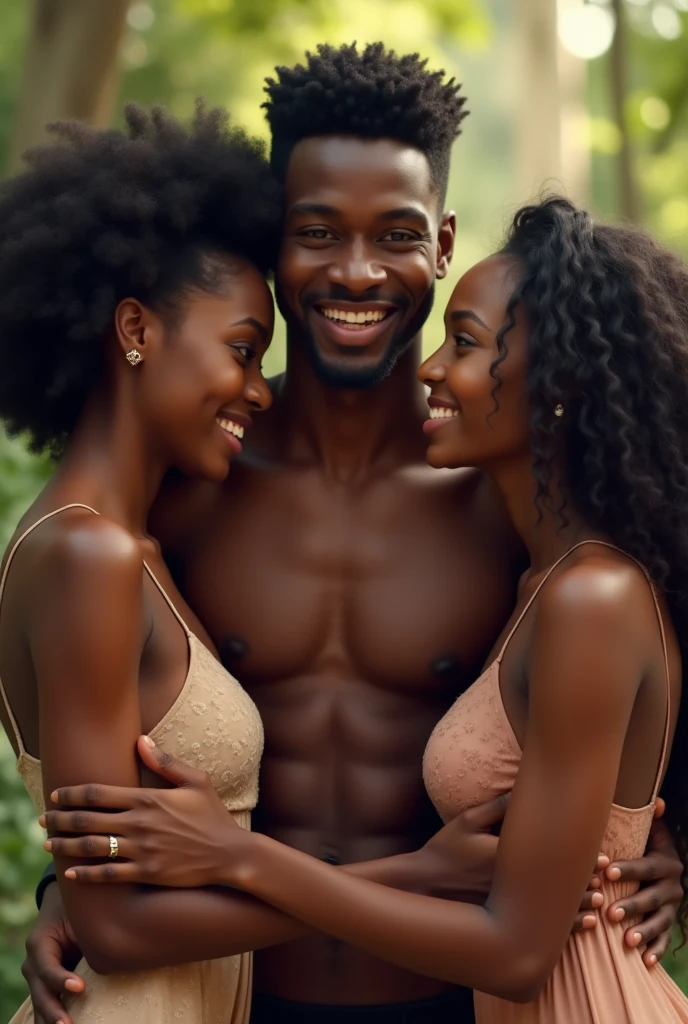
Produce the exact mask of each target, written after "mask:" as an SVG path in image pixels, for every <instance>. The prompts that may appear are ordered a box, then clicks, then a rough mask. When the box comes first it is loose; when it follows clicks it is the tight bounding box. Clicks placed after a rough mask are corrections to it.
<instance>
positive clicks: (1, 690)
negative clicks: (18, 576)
mask: <svg viewBox="0 0 688 1024" xmlns="http://www.w3.org/2000/svg"><path fill="white" fill-rule="evenodd" d="M68 508H85V509H86V510H87V511H88V512H92V513H93V514H94V515H95V516H98V515H100V512H96V510H95V509H94V508H91V506H90V505H83V504H82V503H81V502H73V503H72V504H71V505H62V506H61V507H60V508H56V509H53V511H52V512H48V513H47V514H46V515H44V516H41V518H40V519H37V520H36V522H35V523H32V524H31V526H29V527H28V528H27V529H26V530H24V532H23V533H22V534H21V536H20V537H19V538H18V539H17V540H16V541H15V542H14V544H13V545H12V547H11V549H10V552H9V554H8V556H7V560H6V562H5V568H4V569H3V573H2V579H0V606H1V605H2V598H3V594H4V593H5V584H6V582H7V574H8V573H9V571H10V566H11V564H12V561H13V559H14V556H15V554H16V553H17V548H18V547H19V545H20V544H21V543H22V541H23V540H25V539H26V538H27V537H28V536H29V534H30V533H33V531H34V530H35V529H36V527H38V526H40V525H41V523H44V522H45V521H46V519H52V518H53V516H56V515H58V514H59V513H60V512H66V511H67V509H68ZM0 698H1V699H2V702H3V704H4V706H5V711H6V712H7V717H8V718H9V720H10V725H11V726H12V732H13V733H14V738H15V740H16V742H17V748H18V750H19V753H20V754H26V748H25V747H24V741H23V739H22V735H21V733H20V731H19V726H18V724H17V720H16V718H15V717H14V713H13V711H12V708H11V707H10V702H9V699H8V697H7V693H6V692H5V687H4V686H3V684H2V679H0Z"/></svg>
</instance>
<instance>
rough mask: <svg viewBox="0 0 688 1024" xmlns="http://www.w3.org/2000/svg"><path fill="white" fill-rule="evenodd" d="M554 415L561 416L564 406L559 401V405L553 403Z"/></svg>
mask: <svg viewBox="0 0 688 1024" xmlns="http://www.w3.org/2000/svg"><path fill="white" fill-rule="evenodd" d="M554 415H555V416H563V415H564V406H563V405H562V404H561V402H559V405H555V406H554Z"/></svg>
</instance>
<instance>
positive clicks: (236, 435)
mask: <svg viewBox="0 0 688 1024" xmlns="http://www.w3.org/2000/svg"><path fill="white" fill-rule="evenodd" d="M215 422H216V423H217V425H218V426H219V427H220V429H221V430H222V433H223V434H224V436H225V437H226V439H227V442H228V443H229V447H230V448H231V449H232V451H233V452H234V454H235V455H239V454H240V452H241V438H242V437H243V436H244V430H246V429H248V427H250V426H251V423H252V422H253V421H252V420H251V417H250V416H244V415H243V413H240V412H234V411H233V410H232V409H220V411H219V412H218V414H217V416H216V417H215Z"/></svg>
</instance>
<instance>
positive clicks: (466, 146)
mask: <svg viewBox="0 0 688 1024" xmlns="http://www.w3.org/2000/svg"><path fill="white" fill-rule="evenodd" d="M593 2H598V3H601V4H606V3H607V2H608V0H593ZM659 2H660V0H647V2H645V3H638V0H635V2H634V3H628V5H627V8H628V14H629V17H630V19H631V21H632V32H631V36H630V55H629V56H630V61H629V63H630V71H631V76H630V77H631V81H630V88H631V91H630V95H629V98H628V103H627V113H628V121H629V129H630V133H631V137H632V142H633V147H634V151H635V156H636V168H637V174H638V179H639V186H640V191H641V193H642V199H643V206H644V213H645V218H646V220H647V223H648V225H649V226H650V227H651V228H652V229H653V230H655V231H656V232H657V233H658V234H659V235H660V236H661V237H662V238H663V239H664V240H666V241H668V242H669V243H671V244H673V245H675V246H677V247H678V248H680V249H682V250H683V251H684V252H686V253H688V13H687V9H688V0H662V4H663V6H666V5H667V4H670V5H671V4H673V7H674V9H675V10H676V15H677V17H678V19H679V24H680V26H681V27H682V31H680V32H678V33H674V34H675V38H672V39H667V38H663V37H660V35H659V34H658V32H657V31H656V29H655V27H654V24H653V21H652V17H653V10H654V7H656V6H657V5H658V4H659ZM30 6H31V5H30V4H29V2H28V0H25V2H23V3H18V2H17V0H0V25H1V26H2V29H1V31H0V169H1V168H2V167H3V166H4V165H5V162H6V158H7V152H8V145H9V138H10V134H11V130H12V120H13V116H14V112H15V110H16V107H17V102H18V97H19V89H20V85H21V71H22V59H23V52H24V44H25V40H26V36H27V31H28V26H29V16H30ZM516 9H517V5H515V4H513V2H512V0H132V4H131V8H130V11H129V22H128V29H127V34H126V37H125V39H124V43H123V46H122V71H123V73H122V79H121V87H120V95H119V98H118V104H117V109H118V110H121V107H122V104H123V102H125V101H128V100H137V101H139V102H142V103H151V102H158V101H159V102H164V103H166V104H167V105H168V106H170V107H171V108H172V109H173V110H174V111H175V112H176V113H178V114H181V115H185V114H188V113H189V112H190V111H191V110H192V107H193V102H194V99H195V97H196V96H197V95H199V94H202V95H204V96H205V97H206V99H207V100H208V101H209V102H210V103H219V104H222V105H225V106H227V107H228V108H229V109H230V110H231V112H232V114H233V116H234V117H235V119H236V120H237V121H239V122H241V123H243V124H245V125H246V126H247V127H248V128H249V129H250V130H252V131H254V132H256V133H262V134H263V135H265V134H266V129H265V124H264V120H263V116H262V112H261V110H260V103H261V102H262V86H263V79H264V78H265V76H266V75H269V74H270V73H271V72H272V69H273V67H274V65H275V64H278V63H290V62H294V61H296V60H297V59H298V58H299V57H300V56H301V54H302V53H303V51H304V50H306V49H312V48H314V47H315V45H316V44H317V43H318V42H321V41H328V42H332V43H335V44H336V43H340V42H350V41H352V40H353V39H357V40H358V41H359V43H363V42H367V41H373V40H376V39H383V40H384V41H385V42H386V43H387V44H388V45H390V46H393V47H395V48H396V49H397V50H400V51H402V52H408V51H415V50H419V51H421V52H422V53H423V54H424V55H427V56H428V58H429V61H430V63H431V65H433V66H439V67H445V68H446V69H447V70H448V71H449V72H450V73H451V74H455V75H457V76H458V77H459V80H461V81H464V82H465V83H466V86H467V92H468V95H469V101H470V102H469V106H470V110H471V114H472V116H471V118H470V120H469V121H468V122H467V123H466V126H465V133H464V135H463V136H462V137H461V139H460V140H459V141H458V143H457V147H456V153H455V159H454V166H453V171H452V176H451V180H450V185H449V195H448V206H449V207H450V208H452V209H454V210H456V213H457V223H458V239H457V253H456V256H455V260H454V271H453V273H452V275H451V280H450V281H447V282H441V283H440V284H439V285H438V288H437V296H436V302H435V308H434V310H433V313H432V316H431V319H430V322H429V324H428V328H427V329H426V332H425V346H426V349H427V350H428V351H429V350H431V349H432V348H433V347H434V346H436V344H437V342H438V341H439V339H440V337H441V335H442V331H443V327H442V310H443V307H444V304H445V302H446V299H447V298H448V294H449V291H450V289H451V282H452V281H454V280H456V274H457V273H458V272H459V271H460V270H461V269H462V268H465V267H467V266H469V265H471V264H472V263H473V262H475V261H476V260H477V259H479V258H481V257H482V256H483V255H485V254H486V253H487V252H489V251H490V250H491V249H492V248H493V247H494V245H495V243H496V242H497V240H498V239H499V237H500V235H501V231H502V228H503V226H504V223H505V221H506V219H507V217H508V214H509V213H510V212H511V210H512V207H513V199H514V196H513V187H512V182H513V179H514V173H515V171H514V165H515V158H514V142H515V138H516V134H517V132H518V130H519V127H518V126H519V123H521V121H522V119H523V118H524V117H527V116H528V112H527V111H516V110H515V108H514V74H515V71H514V67H513V63H512V61H511V58H512V51H513V23H514V18H515V16H516ZM664 17H665V20H666V15H664ZM588 68H589V73H588V85H587V97H586V101H587V109H588V114H587V116H586V117H585V118H584V119H583V120H582V121H581V123H580V124H579V125H578V127H577V129H576V130H579V131H581V132H582V133H584V135H585V141H586V143H587V144H588V146H589V148H590V151H591V156H592V198H593V203H594V206H595V207H596V208H597V210H598V211H599V212H600V213H602V214H603V215H607V216H614V215H615V214H616V213H617V212H618V179H617V166H616V155H617V153H618V148H619V137H618V128H617V127H616V126H615V124H614V123H613V119H612V117H611V115H610V110H611V105H610V98H609V85H608V71H609V56H608V55H606V56H603V57H600V58H598V59H596V60H594V61H591V62H590V64H589V65H588ZM648 100H649V101H650V102H649V103H648V102H647V101H648ZM283 365H284V337H283V333H282V329H281V327H280V328H278V332H277V335H276V338H275V341H274V342H273V345H272V347H271V350H270V352H269V354H268V357H267V359H266V371H267V372H268V373H269V374H271V373H274V372H277V371H279V370H280V369H281V368H282V367H283ZM48 474H49V464H48V463H47V461H46V460H42V459H36V458H34V457H32V456H29V455H28V454H27V453H26V451H25V449H24V448H23V447H22V446H21V444H20V443H18V442H11V443H10V442H9V441H7V439H6V438H4V437H2V436H1V435H0V550H1V549H2V547H4V544H5V543H6V541H7V539H8V537H9V535H10V534H11V532H12V530H13V527H14V524H15V523H16V521H17V519H18V518H19V516H20V514H21V513H22V512H23V511H24V509H25V508H26V507H27V506H28V504H29V503H30V502H31V500H32V499H33V497H34V495H35V494H36V493H37V491H38V490H39V489H40V487H41V486H42V483H43V482H44V481H45V480H46V479H47V476H48ZM35 818H36V815H35V812H34V809H33V806H32V805H31V803H30V802H29V800H28V797H26V795H25V793H24V791H23V787H22V785H21V782H20V780H19V777H18V775H17V773H16V770H15V767H14V763H13V757H12V755H11V752H10V749H9V747H8V745H7V743H6V741H5V740H4V737H2V736H0V1021H3V1020H7V1019H8V1017H9V1015H10V1013H11V1012H12V1010H13V1009H14V1008H15V1007H16V1006H17V1004H18V1003H19V1001H20V1000H21V999H22V998H23V996H24V992H25V988H24V982H23V979H22V977H21V975H20V972H19V965H20V963H21V960H22V959H23V940H24V935H25V932H26V928H27V925H28V923H29V922H30V920H31V919H32V916H33V912H34V904H33V890H34V886H35V883H36V880H37V878H38V877H39V875H40V873H41V867H42V865H43V863H44V862H45V859H46V858H45V855H44V853H43V851H42V849H41V844H40V838H41V833H40V829H39V828H38V826H37V824H36V822H35ZM684 964H685V957H684V956H683V955H681V956H680V957H679V958H678V959H676V960H674V959H672V958H668V960H667V962H666V966H667V968H668V969H669V970H670V971H671V972H672V973H676V974H677V975H678V976H679V978H680V980H681V981H682V983H683V984H684V986H685V987H686V988H687V989H688V974H686V973H685V967H684Z"/></svg>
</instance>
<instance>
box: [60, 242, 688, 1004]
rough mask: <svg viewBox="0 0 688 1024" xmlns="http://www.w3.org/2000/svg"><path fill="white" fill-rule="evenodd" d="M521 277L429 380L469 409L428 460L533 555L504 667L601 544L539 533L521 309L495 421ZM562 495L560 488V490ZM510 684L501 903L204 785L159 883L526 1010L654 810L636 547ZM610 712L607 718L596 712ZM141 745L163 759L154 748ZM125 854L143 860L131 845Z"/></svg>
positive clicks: (517, 664) (551, 627)
mask: <svg viewBox="0 0 688 1024" xmlns="http://www.w3.org/2000/svg"><path fill="white" fill-rule="evenodd" d="M515 270H516V268H515V266H514V263H513V261H512V260H511V259H510V258H507V257H503V256H497V257H492V258H491V259H489V260H486V261H484V262H483V263H482V264H479V265H478V266H477V267H474V268H473V269H472V270H471V271H469V272H468V273H467V274H466V275H465V276H464V278H462V280H461V281H460V282H459V284H458V285H457V288H456V290H455V292H454V295H453V296H452V300H451V301H450V305H449V311H448V323H449V324H450V325H451V330H450V331H449V337H448V339H447V341H446V342H445V344H444V345H443V346H442V348H441V349H440V350H439V351H438V352H437V353H436V354H435V355H434V356H432V357H431V358H430V359H429V360H427V361H426V363H425V364H424V365H423V367H422V368H421V370H420V375H421V379H423V380H424V381H426V382H427V383H428V384H429V385H430V386H431V389H432V390H431V395H432V397H431V402H432V401H433V399H438V400H439V401H441V402H446V403H451V404H452V405H453V407H454V408H456V409H457V410H458V415H457V416H456V417H455V418H452V419H450V420H447V421H444V422H443V424H442V426H441V427H440V429H439V430H436V431H435V432H433V433H432V434H431V435H430V447H429V451H428V457H429V461H430V462H431V463H432V464H433V465H435V466H441V467H444V466H452V467H453V466H459V465H466V464H471V463H474V464H476V465H478V466H480V467H481V468H484V469H485V470H487V471H488V472H489V474H490V475H491V476H492V478H493V479H494V480H495V482H496V483H497V486H498V487H499V490H500V492H501V493H502V495H503V497H504V500H505V502H506V504H507V506H508V508H509V512H510V516H511V519H512V521H513V523H514V524H515V525H516V526H517V527H518V530H519V534H520V535H521V537H522V538H523V541H524V543H525V544H526V546H527V548H528V552H529V555H530V563H531V564H530V569H529V570H528V572H527V573H526V574H524V577H523V579H522V581H521V586H520V588H519V595H518V600H517V606H516V609H515V610H514V612H513V614H512V615H511V617H510V619H509V622H508V623H507V624H506V626H505V627H504V629H503V630H502V634H501V636H500V637H499V638H497V641H496V643H495V644H494V646H493V648H492V650H491V652H490V654H489V656H488V658H487V663H488V664H489V663H491V662H492V661H493V660H494V658H495V657H496V654H497V652H498V650H499V649H500V647H501V644H502V643H503V640H504V638H505V637H506V635H507V633H508V631H509V630H510V627H511V625H512V624H513V623H514V622H515V620H516V618H517V617H518V615H519V614H520V612H521V609H522V608H523V607H524V605H525V603H526V602H527V601H528V599H529V598H530V596H531V595H532V593H533V591H534V589H535V587H536V586H537V585H538V583H539V582H540V580H541V579H542V577H543V575H544V573H545V572H546V570H547V569H548V567H549V566H550V565H552V564H553V563H554V562H555V561H556V560H557V559H558V558H560V557H561V556H562V555H563V554H565V553H566V552H567V551H568V550H569V548H571V546H572V545H573V544H576V543H578V542H580V541H581V540H585V539H588V538H594V537H595V536H596V534H595V532H594V530H592V529H591V528H590V527H589V526H588V525H587V524H586V523H585V522H584V521H582V520H581V518H580V517H579V516H578V515H577V513H576V511H575V510H574V509H570V510H569V511H568V524H567V525H565V526H563V527H562V524H561V520H560V518H559V517H558V516H557V515H556V513H553V512H551V511H547V510H546V509H545V510H544V517H543V520H542V521H541V522H539V521H538V515H537V509H536V507H535V505H534V501H533V498H534V493H535V483H534V478H533V474H532V468H531V453H530V431H529V403H528V396H527V391H526V383H525V381H526V376H525V374H526V365H527V351H528V325H527V323H526V321H525V318H524V317H523V316H522V315H521V316H519V315H518V312H517V316H516V327H515V328H514V329H513V330H512V331H511V332H510V334H509V341H508V354H507V356H506V358H505V359H504V361H503V363H502V364H501V366H500V375H501V377H502V381H503V384H502V387H501V388H500V392H499V409H498V411H497V412H495V413H494V415H493V416H492V417H491V418H489V419H488V415H489V413H490V412H492V410H493V399H492V390H493V386H494V380H493V378H492V377H491V375H490V366H491V364H492V362H493V361H494V359H495V358H496V356H497V347H496V341H495V338H496V334H497V331H498V329H499V328H500V326H501V325H502V324H503V323H504V322H505V319H506V305H507V301H508V298H509V296H510V294H511V291H512V289H513V285H514V278H515ZM459 311H462V313H461V317H460V318H457V314H458V312H459ZM457 325H458V326H457ZM457 332H458V333H457ZM454 335H456V337H455V336H454ZM553 493H555V494H556V493H558V489H557V487H556V481H555V483H554V485H553ZM554 507H555V508H556V503H555V504H554ZM435 564H437V563H435ZM662 616H663V620H664V623H665V628H666V636H667V645H668V656H669V686H670V691H671V715H670V734H671V735H673V729H674V726H675V720H676V716H677V710H678V706H679V703H680V698H681V679H682V672H681V657H680V652H679V646H678V642H677V638H676V634H675V632H674V630H673V626H672V624H671V619H670V616H669V612H668V609H667V608H666V606H665V604H664V603H663V604H662ZM524 680H525V681H526V685H525V687H524V685H523V681H524ZM500 683H501V688H502V693H503V699H504V704H505V708H506V711H507V714H508V716H509V719H510V721H511V724H512V726H513V728H514V731H515V733H516V737H517V739H518V741H519V743H520V744H521V746H522V748H523V757H522V761H521V765H520V769H519V773H518V778H517V781H516V783H515V786H514V789H513V792H512V794H511V800H510V805H509V809H508V811H507V813H506V817H505V820H504V824H503V827H502V831H501V836H500V841H499V848H498V853H497V863H496V869H495V876H494V880H493V883H492V887H491V890H490V894H489V897H488V901H487V904H486V905H485V906H484V907H483V906H471V905H468V904H466V903H459V902H450V901H447V900H438V899H436V898H432V897H428V896H424V895H417V894H413V893H401V892H396V891H394V890H392V889H390V888H387V887H385V886H379V885H376V884H374V883H371V882H369V881H367V880H365V879H360V878H354V877H350V876H347V875H345V874H343V873H342V872H340V871H337V870H335V869H333V868H332V867H330V866H329V865H327V864H324V863H322V862H321V861H320V860H317V859H314V858H312V857H308V856H305V855H304V854H303V853H301V852H298V851H297V850H295V849H292V848H291V847H290V846H286V845H283V844H282V843H280V842H277V841H275V839H274V838H269V837H268V836H266V835H259V834H247V833H245V832H244V831H243V830H241V829H240V828H238V826H236V825H234V824H233V823H231V822H223V820H222V815H221V811H220V808H221V805H220V803H219V800H218V799H217V797H216V795H215V794H214V792H213V791H212V787H211V786H210V785H209V784H205V785H203V783H200V782H199V783H197V786H196V789H195V794H194V795H195V796H198V794H199V792H200V791H201V788H203V791H204V794H205V803H204V807H205V814H204V816H203V818H202V825H201V814H200V807H201V805H202V804H203V800H201V801H200V802H199V801H198V800H194V799H193V797H192V800H188V792H184V790H182V791H181V792H180V791H177V793H176V794H174V795H173V799H172V800H171V801H170V802H169V804H170V807H171V808H172V807H174V808H175V810H176V812H177V813H176V815H175V816H174V819H173V820H174V824H173V827H171V828H170V829H169V836H168V841H167V843H166V847H167V856H166V857H165V856H162V857H160V856H158V857H157V860H156V866H155V867H156V879H157V880H158V881H162V882H164V883H165V884H169V885H182V886H188V885H202V884H211V883H224V884H229V885H234V886H238V887H240V888H242V889H244V890H246V891H247V892H250V893H252V894H253V895H254V896H257V897H260V898H261V899H264V900H266V901H268V902H270V903H272V904H273V905H274V906H275V907H277V908H279V909H280V910H282V911H283V912H285V913H288V914H291V915H294V916H296V917H298V918H300V919H301V920H303V921H304V922H306V923H308V924H309V925H311V926H313V927H316V928H319V929H321V930H323V931H326V932H328V933H329V934H332V935H334V936H336V937H337V938H339V939H341V940H343V941H346V942H349V943H354V944H357V945H359V946H360V947H361V948H362V949H364V950H366V951H368V952H369V953H370V954H373V955H375V956H379V957H382V958H386V959H388V960H390V961H391V962H393V963H396V964H398V965H400V966H402V967H404V968H406V969H407V970H410V971H416V972H418V973H419V974H423V975H426V976H429V977H434V978H438V979H441V980H444V981H449V982H452V983H455V984H466V985H470V986H471V987H473V988H478V989H480V990H482V991H485V992H489V993H491V994H493V995H496V996H500V997H502V998H506V999H510V1000H517V1001H528V1000H531V999H533V998H534V997H535V996H536V995H537V994H538V993H539V992H540V991H541V990H542V989H543V987H544V985H545V984H546V982H547V980H548V978H549V976H550V974H551V972H552V970H553V968H554V966H555V964H556V962H557V960H558V959H559V956H560V954H561V952H562V950H563V948H564V945H565V943H566V942H567V940H568V938H569V935H570V931H571V927H572V922H573V919H574V917H575V913H576V910H577V908H578V904H579V900H580V893H581V891H582V890H583V888H584V886H585V884H586V881H587V879H588V875H589V868H590V864H591V863H592V862H593V861H594V859H595V856H596V853H597V851H598V850H599V848H600V845H601V843H602V838H603V835H604V832H605V829H606V826H607V822H608V817H609V809H610V805H611V803H612V801H615V802H616V803H619V804H622V805H624V806H630V807H641V806H644V805H646V804H647V803H648V802H649V800H650V799H651V795H652V791H653V786H654V781H655V776H656V772H657V764H658V762H659V759H660V754H661V750H662V742H663V736H664V722H665V715H666V699H667V693H666V685H667V684H666V671H665V661H664V654H663V648H662V643H661V638H660V631H659V628H658V623H657V616H656V612H655V606H654V602H653V600H652V596H651V590H650V588H649V586H648V583H647V580H646V578H645V576H644V574H643V573H642V572H641V571H640V569H639V568H638V567H637V566H636V565H635V564H634V563H632V562H631V560H630V559H628V558H627V557H625V556H624V555H622V554H621V553H618V552H616V551H611V550H609V549H601V548H600V547H599V546H595V545H589V546H584V547H582V548H579V549H578V550H577V551H576V552H574V553H573V555H572V556H571V557H570V558H569V559H567V561H566V562H565V563H564V564H563V565H562V566H561V568H559V569H557V570H556V572H555V574H554V576H553V577H552V578H551V579H550V580H549V581H548V585H547V586H546V587H545V589H544V590H543V591H542V593H541V594H540V596H539V598H538V601H537V604H536V605H535V606H534V607H533V609H532V611H531V612H529V613H528V614H527V616H526V618H525V620H524V622H523V623H522V626H521V628H520V629H519V630H518V632H517V633H516V635H515V637H514V640H513V642H512V643H511V644H510V645H509V647H508V649H507V652H506V654H505V657H504V660H503V662H502V666H501V670H500ZM593 706H594V707H595V714H594V715H590V708H591V707H593ZM670 738H671V736H670ZM149 742H150V741H149ZM140 749H141V754H142V756H143V757H144V758H145V759H146V761H149V762H150V764H151V765H154V763H155V761H154V755H153V754H152V751H151V753H150V754H149V755H147V754H146V752H145V750H144V749H143V741H142V744H141V748H140ZM447 768H448V770H449V771H451V766H449V765H448V766H447ZM85 795H86V794H84V793H82V794H80V796H81V799H84V797H85ZM109 795H110V797H113V798H114V801H113V803H112V804H109V805H108V804H106V806H119V803H118V802H117V798H118V797H119V796H120V794H113V793H110V794H109ZM64 796H65V795H64V794H63V793H59V794H56V795H55V799H56V800H57V801H63V800H64ZM101 797H102V793H101ZM183 799H185V801H186V806H185V805H183V804H182V800H183ZM192 803H193V804H194V806H193V809H192V813H189V805H190V804H192ZM212 808H215V810H216V813H215V815H214V817H212V816H211V811H212ZM55 814H56V817H55V819H54V824H55V825H56V826H57V827H61V828H66V827H69V823H70V820H71V814H70V812H55ZM95 817H98V816H97V815H96V816H95ZM194 829H199V836H200V838H201V841H199V842H198V844H197V848H196V857H195V858H194V857H193V856H188V855H187V854H191V850H192V847H193V844H192V843H189V844H183V845H182V846H181V847H180V846H179V844H178V837H179V836H184V835H189V834H191V835H193V832H194ZM219 831H222V832H223V835H224V839H223V840H221V841H223V842H224V855H223V856H219V857H217V859H216V862H215V865H214V868H212V869H209V868H208V863H209V857H210V853H209V851H208V847H209V846H210V844H209V843H208V841H207V840H206V841H205V842H203V841H202V837H205V836H212V837H213V840H214V842H213V846H212V849H213V850H217V845H218V842H217V840H218V832H219ZM54 848H55V846H54ZM180 848H181V849H183V850H184V856H183V857H180V855H179V851H180ZM172 851H174V853H173V852H172ZM123 856H125V857H126V856H129V853H128V852H125V851H124V850H123ZM412 857H413V855H410V858H411V859H412ZM144 863H145V858H142V860H140V861H139V862H137V863H135V862H129V863H124V864H122V865H121V866H117V865H106V866H105V867H104V868H98V867H93V868H84V867H80V868H78V869H77V870H76V871H74V872H70V873H69V874H70V876H72V877H76V878H78V879H82V880H84V879H86V878H88V877H90V878H91V879H93V880H95V879H97V878H102V877H104V876H105V877H106V876H107V875H109V876H110V877H111V878H114V877H115V875H116V873H117V872H119V873H120V874H121V876H122V877H123V878H124V877H129V878H132V877H133V878H137V879H139V880H141V879H142V877H143V876H142V873H141V869H142V865H143V864H144ZM144 870H145V869H144Z"/></svg>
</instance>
